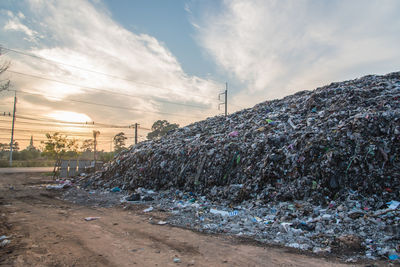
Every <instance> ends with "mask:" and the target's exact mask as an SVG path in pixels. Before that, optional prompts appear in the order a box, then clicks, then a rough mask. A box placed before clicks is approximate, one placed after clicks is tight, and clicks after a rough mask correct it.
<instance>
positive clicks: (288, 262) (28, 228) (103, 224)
mask: <svg viewBox="0 0 400 267" xmlns="http://www.w3.org/2000/svg"><path fill="white" fill-rule="evenodd" d="M48 182H51V177H46V176H43V175H41V174H39V173H14V174H4V173H0V236H1V235H7V236H10V235H11V238H10V240H11V243H10V244H9V245H8V246H6V247H5V248H0V265H1V266H342V265H345V264H343V263H340V262H339V261H338V260H337V259H336V258H334V257H330V258H322V257H315V256H312V255H305V254H300V253H299V252H297V251H294V250H288V249H286V248H278V247H271V246H265V245H260V244H257V243H255V242H250V241H246V240H243V239H238V238H235V237H227V236H222V235H205V234H200V233H196V232H193V231H190V230H186V229H181V228H177V227H171V226H169V225H157V224H152V223H151V222H153V221H155V222H157V221H158V220H160V219H163V218H165V216H167V214H166V213H156V214H151V215H149V214H145V213H143V212H142V209H143V207H140V206H135V207H133V208H131V209H122V208H120V207H113V208H95V207H88V206H80V205H76V204H72V203H69V202H66V201H63V200H60V199H58V196H59V194H60V193H59V192H57V191H49V190H46V189H45V188H43V187H41V186H40V185H43V184H45V183H48ZM89 216H92V217H100V218H99V219H97V220H94V221H85V220H84V218H85V217H89ZM150 217H152V220H149V219H150ZM174 258H179V259H180V262H177V263H176V262H174ZM368 264H371V263H367V262H365V263H364V264H361V265H360V266H366V265H368ZM375 264H377V265H381V264H383V263H375ZM352 265H353V266H354V264H352ZM345 266H349V265H345ZM357 266H359V265H357Z"/></svg>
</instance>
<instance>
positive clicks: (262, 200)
mask: <svg viewBox="0 0 400 267" xmlns="http://www.w3.org/2000/svg"><path fill="white" fill-rule="evenodd" d="M399 155H400V72H397V73H391V74H388V75H385V76H376V75H370V76H365V77H363V78H360V79H355V80H350V81H345V82H337V83H332V84H330V85H327V86H324V87H321V88H318V89H316V90H314V91H302V92H298V93H296V94H294V95H291V96H288V97H285V98H284V99H281V100H273V101H267V102H264V103H261V104H258V105H256V106H255V107H253V108H249V109H246V110H242V111H239V112H236V113H234V114H231V115H229V116H227V117H223V116H218V117H214V118H209V119H207V120H204V121H201V122H197V123H193V124H191V125H189V126H186V127H183V128H180V129H178V130H176V131H173V132H170V133H169V134H168V135H166V136H165V137H163V138H161V139H160V140H156V141H147V142H143V143H140V144H138V145H136V146H133V147H131V148H130V149H129V150H126V151H124V152H122V153H120V154H119V155H117V156H116V157H115V159H114V160H113V161H112V162H111V163H109V164H107V165H105V166H104V168H103V169H102V170H101V171H99V172H97V173H95V174H93V175H90V176H88V177H86V179H84V180H83V183H82V184H83V185H84V187H85V188H87V190H92V191H90V193H91V194H90V195H89V196H90V198H92V197H93V196H94V195H95V194H98V197H99V198H100V199H102V198H104V195H106V194H108V195H110V194H111V195H112V194H116V193H112V192H119V191H121V189H122V192H120V193H121V194H122V196H123V197H122V201H127V202H132V203H134V202H138V203H148V204H149V205H151V206H150V207H149V208H147V209H146V210H144V212H152V211H153V209H154V210H164V211H166V210H167V211H170V212H171V214H172V215H171V217H170V218H169V219H168V223H171V224H174V225H179V226H184V227H189V228H192V229H196V230H199V231H204V232H210V233H229V234H234V235H244V236H248V237H252V238H255V239H257V240H259V241H262V242H267V243H273V244H279V245H284V246H288V247H294V248H298V249H303V250H309V251H313V252H314V253H330V252H336V253H337V254H338V255H342V256H343V257H344V259H345V260H347V261H350V262H351V261H354V260H357V259H359V258H365V257H367V258H370V259H377V258H385V259H389V260H395V261H399V257H400V245H399V240H400V201H399V200H400V198H399V194H400V183H399V179H400V159H399ZM89 188H90V189H89ZM94 189H95V190H94ZM96 192H98V193H96ZM132 193H133V194H132ZM68 194H69V195H68V196H67V197H69V198H70V199H72V200H73V201H78V200H77V199H79V194H78V195H76V193H75V192H73V191H71V192H69V193H68ZM118 194H119V193H118ZM163 223H165V222H163Z"/></svg>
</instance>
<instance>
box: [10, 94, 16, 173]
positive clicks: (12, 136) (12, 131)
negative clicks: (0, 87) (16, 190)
mask: <svg viewBox="0 0 400 267" xmlns="http://www.w3.org/2000/svg"><path fill="white" fill-rule="evenodd" d="M16 104H17V91H14V110H13V120H12V127H11V143H10V167H12V154H13V143H14V124H15V106H16Z"/></svg>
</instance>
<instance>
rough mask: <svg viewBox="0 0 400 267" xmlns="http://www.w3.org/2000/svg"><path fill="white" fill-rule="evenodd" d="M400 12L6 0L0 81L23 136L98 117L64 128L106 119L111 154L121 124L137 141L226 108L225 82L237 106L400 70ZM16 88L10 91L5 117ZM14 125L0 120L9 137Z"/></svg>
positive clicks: (399, 5) (377, 5)
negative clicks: (7, 84) (155, 129)
mask: <svg viewBox="0 0 400 267" xmlns="http://www.w3.org/2000/svg"><path fill="white" fill-rule="evenodd" d="M399 12H400V1H397V0H368V1H364V0H349V1H342V0H329V1H328V0H322V1H321V0H296V1H295V0H279V1H277V0H270V1H268V0H230V1H228V0H226V1H223V0H221V1H216V0H174V1H165V0H148V1H129V0H119V1H113V0H71V1H57V0H54V1H52V0H46V1H45V0H21V1H13V0H2V1H0V45H1V46H2V47H3V49H2V51H1V52H2V54H1V56H0V60H1V61H3V62H11V66H10V68H9V70H8V71H7V72H5V73H4V74H3V75H2V76H1V77H0V79H2V80H4V79H9V80H10V81H11V83H12V88H11V89H12V90H16V91H17V98H18V101H17V113H16V114H17V120H16V121H17V124H16V138H17V141H18V138H19V139H20V143H23V144H25V143H27V142H28V141H27V139H29V138H30V135H34V138H35V140H37V142H39V141H40V140H41V139H42V138H43V136H44V135H43V134H44V133H45V132H46V131H55V130H58V129H59V128H60V126H57V127H58V128H57V127H56V125H57V122H59V121H67V122H78V123H86V122H89V123H90V122H94V124H95V125H96V126H94V125H85V126H82V125H80V126H79V127H76V126H77V125H78V124H70V125H68V127H65V126H64V128H63V130H64V131H65V132H66V133H67V134H68V135H69V136H73V135H80V138H90V135H91V131H92V130H93V128H96V127H100V126H101V125H103V126H104V127H103V128H101V129H100V132H101V134H100V137H99V138H101V142H100V143H101V144H100V146H101V148H103V149H106V150H107V149H109V148H110V143H111V140H112V136H113V135H114V134H116V133H118V132H119V131H124V132H125V133H126V134H127V135H128V137H129V139H128V144H132V142H133V133H134V131H133V129H132V128H127V127H128V126H129V125H132V124H134V123H139V141H141V140H144V139H145V137H146V134H147V133H148V131H149V129H150V128H151V126H152V124H153V122H154V121H156V120H159V119H162V120H164V119H165V120H168V121H169V122H171V123H178V124H179V125H181V126H184V125H187V124H189V123H192V122H195V121H199V120H203V119H205V118H207V117H212V116H216V115H221V114H222V111H223V108H222V109H221V110H218V106H219V103H220V101H219V100H218V95H219V94H220V93H222V92H223V91H224V89H225V86H226V85H225V83H226V82H227V84H228V112H229V113H232V112H235V111H237V110H240V109H243V108H248V107H252V106H254V105H255V104H257V103H260V102H263V101H266V100H271V99H276V98H282V97H284V96H286V95H290V94H293V93H295V92H297V91H301V90H312V89H315V88H316V87H319V86H323V85H326V84H329V83H331V82H334V81H342V80H347V79H354V78H357V77H361V76H363V75H368V74H386V73H389V72H393V71H399V69H400V66H399V65H400V50H399V49H398V44H399V43H400V16H399V15H398V14H399ZM13 95H14V91H9V92H0V101H1V102H0V103H1V104H0V111H1V114H3V115H4V112H6V114H8V113H9V112H12V103H13ZM18 116H19V117H18ZM10 122H11V117H10V116H3V117H2V118H1V119H0V129H1V130H0V142H2V143H6V142H9V136H10V128H11V124H10ZM63 125H65V124H63ZM97 125H99V126H97ZM111 126H123V127H125V128H116V127H111ZM24 142H25V143H24Z"/></svg>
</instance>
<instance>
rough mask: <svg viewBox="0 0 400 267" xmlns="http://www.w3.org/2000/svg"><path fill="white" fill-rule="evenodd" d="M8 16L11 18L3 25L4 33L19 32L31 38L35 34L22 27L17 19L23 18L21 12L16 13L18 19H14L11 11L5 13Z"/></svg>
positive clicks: (24, 26) (26, 27)
mask: <svg viewBox="0 0 400 267" xmlns="http://www.w3.org/2000/svg"><path fill="white" fill-rule="evenodd" d="M7 14H8V16H10V17H11V18H10V19H9V20H8V21H7V23H6V25H4V30H6V31H20V32H23V33H25V34H26V35H28V36H29V37H31V38H33V37H34V36H35V35H36V34H37V32H35V31H33V30H31V29H29V27H28V26H26V25H24V24H23V23H22V22H21V21H20V19H19V18H21V19H24V18H25V16H24V14H22V13H21V12H18V17H19V18H18V17H15V16H14V15H13V13H12V12H11V11H8V12H7Z"/></svg>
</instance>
